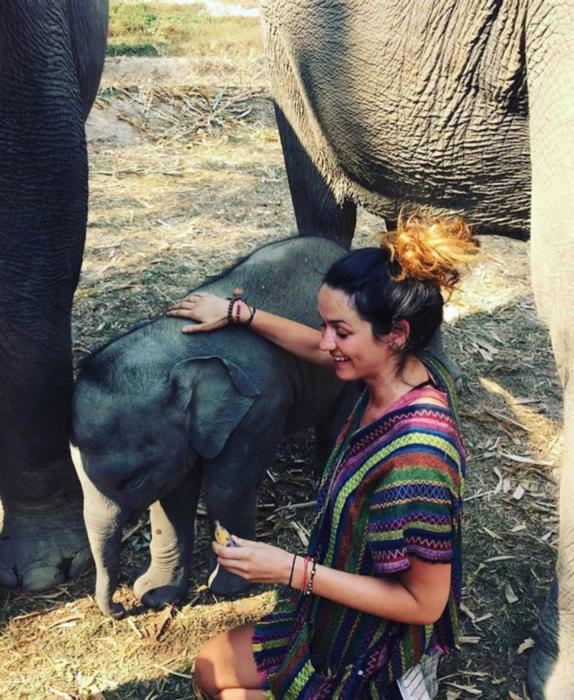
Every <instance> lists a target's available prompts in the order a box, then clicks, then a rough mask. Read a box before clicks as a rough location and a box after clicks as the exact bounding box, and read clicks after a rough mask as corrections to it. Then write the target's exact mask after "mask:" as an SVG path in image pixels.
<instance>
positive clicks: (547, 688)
mask: <svg viewBox="0 0 574 700" xmlns="http://www.w3.org/2000/svg"><path fill="white" fill-rule="evenodd" d="M565 626H566V620H564V619H562V620H560V618H559V614H558V584H557V580H556V578H554V580H553V581H552V584H551V586H550V590H549V591H548V596H547V598H546V602H545V603H544V608H543V609H542V613H541V615H540V619H539V621H538V629H537V631H536V640H535V642H536V643H535V646H534V649H533V650H532V652H531V654H530V659H529V661H528V689H529V691H530V695H531V697H532V700H565V699H566V698H574V648H573V647H572V645H571V644H566V643H564V642H562V638H563V637H565V636H566V634H565V632H564V629H563V628H564V627H565ZM561 627H562V629H561Z"/></svg>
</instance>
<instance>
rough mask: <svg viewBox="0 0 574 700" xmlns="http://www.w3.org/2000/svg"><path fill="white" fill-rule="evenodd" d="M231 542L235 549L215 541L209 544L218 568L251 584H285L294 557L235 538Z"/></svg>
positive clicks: (272, 547)
mask: <svg viewBox="0 0 574 700" xmlns="http://www.w3.org/2000/svg"><path fill="white" fill-rule="evenodd" d="M233 539H234V541H235V542H236V543H237V544H238V545H239V546H238V547H224V546H222V545H220V544H217V542H212V543H211V546H212V547H213V551H214V552H215V553H216V554H217V560H218V561H219V564H220V565H221V566H223V567H225V568H226V569H227V571H229V572H230V573H232V574H236V575H237V576H241V578H244V579H246V580H247V581H251V582H252V583H281V584H284V585H287V583H288V582H289V575H290V573H291V565H292V564H293V554H291V553H290V552H287V551H285V550H284V549H281V548H279V547H274V546H273V545H271V544H265V543H264V542H253V541H252V540H244V539H241V538H240V537H236V536H235V535H233Z"/></svg>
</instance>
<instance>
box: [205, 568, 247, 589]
mask: <svg viewBox="0 0 574 700" xmlns="http://www.w3.org/2000/svg"><path fill="white" fill-rule="evenodd" d="M207 583H208V585H209V589H210V590H211V591H213V593H217V594H219V595H231V594H233V593H243V592H244V591H246V590H247V589H248V588H249V587H250V585H251V584H250V583H249V582H248V581H246V580H245V579H244V578H241V577H240V576H236V575H235V574H230V573H229V571H226V570H225V569H224V568H223V567H222V566H219V564H216V566H215V568H214V569H213V571H212V572H211V573H210V574H209V578H208V579H207Z"/></svg>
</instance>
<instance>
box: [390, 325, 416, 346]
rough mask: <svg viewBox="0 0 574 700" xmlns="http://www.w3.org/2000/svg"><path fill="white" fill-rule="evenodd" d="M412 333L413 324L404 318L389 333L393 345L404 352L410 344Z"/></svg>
mask: <svg viewBox="0 0 574 700" xmlns="http://www.w3.org/2000/svg"><path fill="white" fill-rule="evenodd" d="M410 333H411V324H410V323H409V322H408V321H407V320H406V319H404V318H403V319H401V320H400V321H397V322H396V323H395V325H394V326H393V329H392V331H391V332H390V333H389V337H390V339H391V343H392V344H393V345H394V346H395V347H397V348H398V349H399V350H402V349H403V348H404V347H405V345H406V344H407V343H408V340H409V335H410Z"/></svg>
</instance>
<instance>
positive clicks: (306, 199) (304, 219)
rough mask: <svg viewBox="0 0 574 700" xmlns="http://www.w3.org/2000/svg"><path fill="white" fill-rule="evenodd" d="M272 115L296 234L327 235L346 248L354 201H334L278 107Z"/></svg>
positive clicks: (354, 214) (352, 225) (353, 218)
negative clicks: (277, 132) (285, 171)
mask: <svg viewBox="0 0 574 700" xmlns="http://www.w3.org/2000/svg"><path fill="white" fill-rule="evenodd" d="M275 116H276V118H277V126H278V128H279V135H280V136H281V146H282V147H283V156H284V158H285V167H286V169H287V178H288V180H289V189H290V191H291V199H292V201H293V208H294V209H295V219H296V220H297V229H298V231H299V234H300V235H302V236H322V237H323V238H330V239H331V240H334V241H337V242H338V243H340V244H341V245H344V246H346V247H349V246H350V245H351V241H352V240H353V234H354V233H355V224H356V220H357V206H356V204H355V203H354V202H351V201H350V200H348V199H346V200H345V201H343V202H339V201H337V199H336V197H335V195H334V193H333V191H332V189H331V188H330V187H329V185H328V184H327V182H326V181H325V179H324V178H323V177H322V175H321V173H320V172H319V170H318V169H317V167H316V166H315V164H314V163H313V161H312V160H311V158H310V157H309V155H308V154H307V152H306V151H305V149H304V148H303V146H302V145H301V142H300V141H299V139H298V137H297V134H296V133H295V131H294V130H293V128H292V126H291V124H290V123H289V121H288V120H287V118H286V117H285V115H284V114H283V112H282V110H281V109H280V107H278V106H275Z"/></svg>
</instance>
